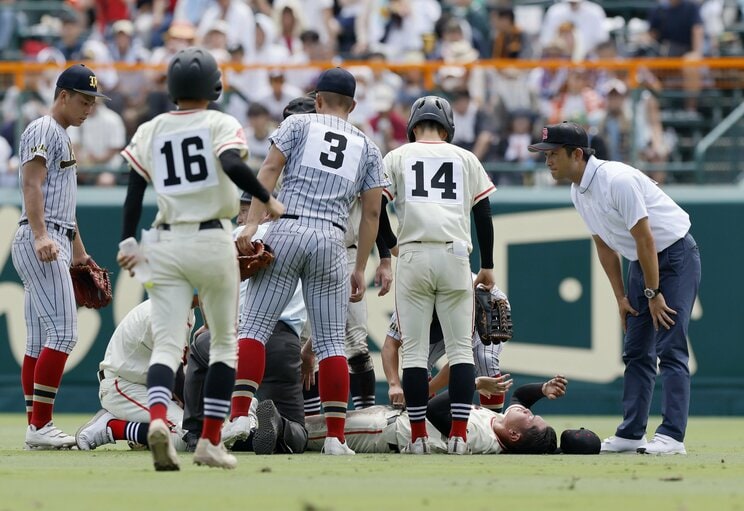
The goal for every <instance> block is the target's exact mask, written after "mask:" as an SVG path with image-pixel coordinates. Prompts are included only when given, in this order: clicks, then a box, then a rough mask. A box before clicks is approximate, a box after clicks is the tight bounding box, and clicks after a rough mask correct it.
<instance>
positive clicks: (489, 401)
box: [382, 274, 507, 412]
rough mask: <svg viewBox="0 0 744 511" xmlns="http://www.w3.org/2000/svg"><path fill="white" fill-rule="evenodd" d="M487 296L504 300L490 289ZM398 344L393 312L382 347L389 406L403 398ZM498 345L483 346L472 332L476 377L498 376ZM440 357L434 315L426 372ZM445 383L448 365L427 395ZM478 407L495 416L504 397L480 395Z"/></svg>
mask: <svg viewBox="0 0 744 511" xmlns="http://www.w3.org/2000/svg"><path fill="white" fill-rule="evenodd" d="M474 275H475V274H474ZM491 294H492V295H493V296H494V297H495V298H501V299H504V300H506V299H507V298H506V295H505V294H504V292H503V291H501V290H500V289H499V288H498V287H496V286H494V287H493V288H492V289H491ZM401 344H402V341H401V335H400V330H399V329H398V315H397V313H396V312H393V314H392V316H391V317H390V326H389V327H388V332H387V337H385V343H384V344H383V346H382V367H383V370H384V371H385V378H386V379H387V382H388V386H389V389H388V397H389V398H390V404H391V405H393V406H404V405H405V398H404V396H403V387H402V386H401V383H400V372H399V370H398V360H399V359H398V352H399V351H400V347H401ZM503 346H504V345H503V343H502V344H489V345H488V346H486V345H484V344H483V343H482V342H481V340H480V337H479V336H478V332H477V331H473V358H474V360H475V375H476V376H489V377H493V378H495V377H498V376H501V370H500V368H499V357H500V356H501V350H502V349H503ZM443 356H444V334H443V333H442V325H441V324H440V323H439V317H438V316H437V313H436V311H434V316H433V318H432V321H431V327H430V329H429V361H428V365H429V371H430V372H431V369H432V367H434V364H435V363H436V362H437V361H438V360H439V359H441V358H442V357H443ZM448 381H449V364H446V365H445V366H444V367H443V368H442V369H441V370H440V371H439V372H438V373H437V374H436V376H434V378H432V379H431V380H430V381H429V395H433V394H436V393H437V392H439V391H440V390H441V389H443V388H445V387H446V386H447V382H448ZM480 403H481V406H483V407H484V408H488V409H490V410H493V411H495V412H500V411H501V410H502V408H503V407H504V394H501V393H497V394H494V395H492V396H490V397H485V396H484V395H483V394H481V395H480Z"/></svg>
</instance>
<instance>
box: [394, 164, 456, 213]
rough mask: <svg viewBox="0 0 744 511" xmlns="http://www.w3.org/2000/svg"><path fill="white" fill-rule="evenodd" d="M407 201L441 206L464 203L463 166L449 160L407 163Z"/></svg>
mask: <svg viewBox="0 0 744 511" xmlns="http://www.w3.org/2000/svg"><path fill="white" fill-rule="evenodd" d="M406 168H407V169H408V171H407V172H406V190H407V193H406V199H407V200H408V201H413V202H417V201H420V202H436V203H441V204H452V203H457V204H461V203H462V192H463V179H462V164H461V162H460V161H459V160H452V159H447V158H416V159H413V158H412V159H409V160H408V161H407V162H406Z"/></svg>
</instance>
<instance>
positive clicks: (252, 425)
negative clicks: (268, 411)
mask: <svg viewBox="0 0 744 511" xmlns="http://www.w3.org/2000/svg"><path fill="white" fill-rule="evenodd" d="M257 422H258V420H257V419H256V416H255V414H253V413H252V412H248V415H241V416H239V417H235V418H234V419H233V420H231V421H230V422H226V423H225V425H224V426H222V443H223V444H225V447H227V448H228V449H232V446H233V445H235V442H237V441H238V440H248V437H249V436H251V433H253V432H254V431H255V429H256V425H257Z"/></svg>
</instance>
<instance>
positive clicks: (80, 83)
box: [57, 64, 111, 99]
mask: <svg viewBox="0 0 744 511" xmlns="http://www.w3.org/2000/svg"><path fill="white" fill-rule="evenodd" d="M57 87H59V88H60V89H67V90H74V91H75V92H79V93H81V94H86V95H88V96H96V97H99V98H105V99H111V98H109V97H108V96H106V95H105V94H101V93H100V92H98V78H96V74H95V73H94V72H93V71H92V70H91V69H90V68H88V67H85V65H83V64H75V65H74V66H70V67H68V68H67V69H65V70H64V71H62V74H60V75H59V78H57Z"/></svg>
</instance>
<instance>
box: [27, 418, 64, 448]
mask: <svg viewBox="0 0 744 511" xmlns="http://www.w3.org/2000/svg"><path fill="white" fill-rule="evenodd" d="M74 446H75V437H74V436H72V435H68V434H67V433H65V432H63V431H62V430H61V429H59V428H56V427H55V426H54V423H53V422H52V421H49V422H48V423H47V424H46V426H44V427H42V428H38V429H37V428H36V427H35V426H33V425H29V426H28V429H27V430H26V448H28V450H44V449H70V448H72V447H74Z"/></svg>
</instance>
